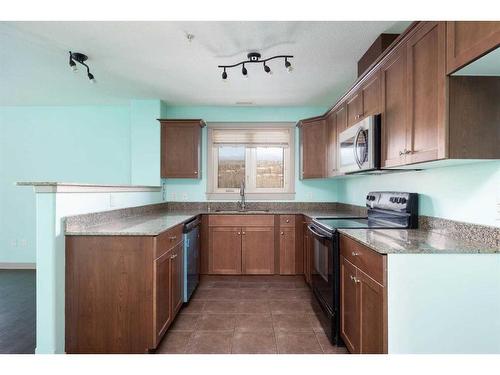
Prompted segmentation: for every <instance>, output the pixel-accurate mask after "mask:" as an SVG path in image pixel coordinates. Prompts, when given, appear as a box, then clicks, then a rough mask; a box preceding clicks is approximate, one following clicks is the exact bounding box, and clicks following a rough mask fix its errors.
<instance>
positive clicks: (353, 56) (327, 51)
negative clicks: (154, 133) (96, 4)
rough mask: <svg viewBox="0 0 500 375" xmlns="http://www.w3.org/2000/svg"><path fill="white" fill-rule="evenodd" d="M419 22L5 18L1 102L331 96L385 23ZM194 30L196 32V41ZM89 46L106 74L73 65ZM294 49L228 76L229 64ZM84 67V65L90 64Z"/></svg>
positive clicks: (268, 100) (321, 100) (298, 100)
mask: <svg viewBox="0 0 500 375" xmlns="http://www.w3.org/2000/svg"><path fill="white" fill-rule="evenodd" d="M407 25H409V22H393V21H387V22H385V21H384V22H379V21H377V22H366V21H363V22H361V21H359V22H339V21H332V22H166V21H165V22H0V45H1V46H2V47H1V49H0V82H1V85H0V105H82V104H123V103H126V102H127V101H128V100H130V99H148V98H155V99H162V100H164V101H166V102H167V103H171V104H180V105H235V103H236V102H252V103H253V104H254V105H276V106H278V105H279V106H282V105H283V106H286V105H318V106H328V105H330V104H332V103H333V102H334V101H335V99H337V98H338V97H339V96H340V95H341V94H342V93H343V92H344V91H345V90H346V88H347V87H348V86H349V85H350V84H351V83H352V82H353V81H354V79H355V78H356V70H357V60H358V59H359V58H360V57H361V56H362V55H363V53H364V52H365V51H366V49H367V48H368V47H369V46H370V45H371V43H372V42H373V41H374V40H375V39H376V38H377V36H378V35H379V34H380V33H382V32H401V31H403V30H404V29H405V28H406V27H407ZM186 33H191V34H193V35H194V39H193V40H192V42H191V43H189V42H188V41H187V38H186ZM69 50H72V51H78V52H83V53H85V54H87V55H88V56H89V61H88V63H89V65H90V67H91V71H92V73H93V74H94V75H95V77H96V79H97V81H98V83H97V84H96V85H92V84H90V83H89V81H88V79H87V78H86V75H85V73H84V70H83V69H80V70H79V72H78V73H73V72H71V70H70V69H69V65H68V51H69ZM253 50H255V51H259V52H261V54H262V56H263V57H264V58H265V57H269V56H271V55H277V54H291V55H294V56H295V58H294V59H292V60H291V62H292V64H293V66H294V71H293V73H292V74H288V73H286V71H285V69H284V66H283V61H282V60H277V61H272V62H270V63H269V66H270V67H271V69H272V70H273V72H274V74H273V75H272V76H268V75H267V74H265V73H264V71H263V69H262V66H261V65H257V64H255V65H250V66H248V74H249V79H248V80H243V79H242V78H241V77H242V76H241V69H240V68H236V69H233V70H229V71H228V75H229V79H228V82H223V81H222V79H221V70H220V69H218V68H217V65H219V64H232V63H236V62H239V61H241V60H244V59H246V54H247V52H248V51H253ZM82 68H83V67H82Z"/></svg>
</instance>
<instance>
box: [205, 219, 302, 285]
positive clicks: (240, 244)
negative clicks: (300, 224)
mask: <svg viewBox="0 0 500 375" xmlns="http://www.w3.org/2000/svg"><path fill="white" fill-rule="evenodd" d="M295 221H296V215H209V217H208V242H209V245H208V257H207V258H208V266H207V271H208V274H215V275H240V274H245V275H270V274H275V273H279V274H282V275H295V274H297V273H302V268H303V266H302V250H303V249H302V247H301V246H297V245H298V244H302V243H301V242H298V241H299V239H300V238H301V233H302V232H301V231H297V230H296V229H297V227H296V225H295ZM300 241H301V239H300ZM298 258H300V259H298ZM278 262H279V263H278Z"/></svg>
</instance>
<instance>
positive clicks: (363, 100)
mask: <svg viewBox="0 0 500 375" xmlns="http://www.w3.org/2000/svg"><path fill="white" fill-rule="evenodd" d="M358 87H359V88H358V89H357V90H356V91H354V93H352V94H351V95H350V96H349V98H348V99H347V101H346V114H347V127H349V126H352V125H354V124H355V123H357V122H359V121H361V120H362V119H364V118H365V117H367V116H370V115H374V114H376V113H380V76H379V72H378V70H377V71H374V72H371V73H369V74H368V75H367V76H366V77H365V78H364V79H363V81H362V82H361V83H360V85H359V86H358Z"/></svg>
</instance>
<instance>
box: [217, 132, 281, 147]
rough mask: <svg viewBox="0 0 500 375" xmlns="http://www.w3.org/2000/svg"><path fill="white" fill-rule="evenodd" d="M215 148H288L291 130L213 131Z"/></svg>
mask: <svg viewBox="0 0 500 375" xmlns="http://www.w3.org/2000/svg"><path fill="white" fill-rule="evenodd" d="M212 131H213V133H212V143H213V145H214V146H217V147H222V146H241V145H245V146H251V147H272V146H279V147H288V146H289V143H290V131H291V129H290V128H282V129H277V128H275V129H262V128H254V129H213V130H212Z"/></svg>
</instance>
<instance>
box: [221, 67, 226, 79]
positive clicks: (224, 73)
mask: <svg viewBox="0 0 500 375" xmlns="http://www.w3.org/2000/svg"><path fill="white" fill-rule="evenodd" d="M222 79H223V80H226V79H227V73H226V69H224V71H223V72H222Z"/></svg>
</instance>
